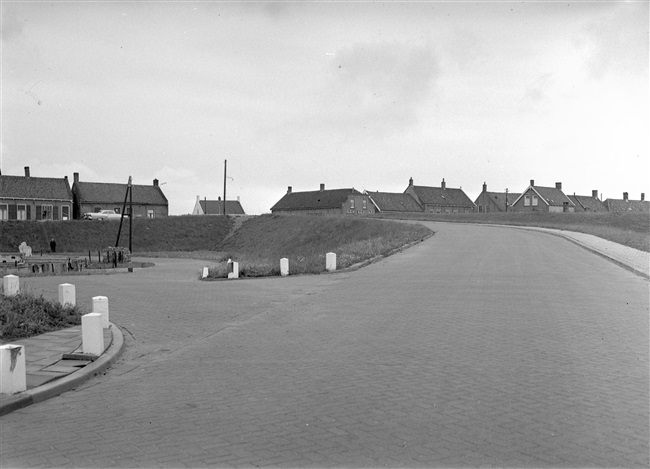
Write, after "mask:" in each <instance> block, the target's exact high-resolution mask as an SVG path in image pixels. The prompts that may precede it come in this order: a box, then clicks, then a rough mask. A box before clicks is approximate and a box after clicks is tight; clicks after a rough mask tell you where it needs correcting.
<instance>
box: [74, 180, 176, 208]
mask: <svg viewBox="0 0 650 469" xmlns="http://www.w3.org/2000/svg"><path fill="white" fill-rule="evenodd" d="M127 187H128V185H127V184H116V183H106V182H82V181H80V180H79V173H74V183H73V185H72V195H73V198H74V218H75V219H80V218H82V217H83V214H84V213H86V212H99V211H101V210H113V211H114V212H115V213H121V211H122V207H123V206H124V199H125V196H126V190H127ZM131 194H132V199H133V216H134V217H142V218H160V217H166V216H168V215H169V202H168V201H167V197H165V194H163V192H162V190H161V189H160V186H159V185H158V179H154V180H153V184H152V185H151V186H145V185H139V184H132V185H131ZM128 202H130V200H129V201H127V206H126V213H127V214H128V213H129V203H128Z"/></svg>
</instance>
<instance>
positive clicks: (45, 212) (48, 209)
mask: <svg viewBox="0 0 650 469" xmlns="http://www.w3.org/2000/svg"><path fill="white" fill-rule="evenodd" d="M51 219H52V206H51V205H43V206H41V220H51Z"/></svg>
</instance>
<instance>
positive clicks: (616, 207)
mask: <svg viewBox="0 0 650 469" xmlns="http://www.w3.org/2000/svg"><path fill="white" fill-rule="evenodd" d="M605 206H606V207H607V210H609V211H610V212H650V201H648V200H623V199H607V200H606V201H605Z"/></svg>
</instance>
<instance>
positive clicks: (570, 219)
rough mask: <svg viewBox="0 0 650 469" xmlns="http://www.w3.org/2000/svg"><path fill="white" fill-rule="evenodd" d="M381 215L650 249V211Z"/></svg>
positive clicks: (382, 215) (381, 215)
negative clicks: (565, 234)
mask: <svg viewBox="0 0 650 469" xmlns="http://www.w3.org/2000/svg"><path fill="white" fill-rule="evenodd" d="M378 217H380V218H395V219H399V218H404V219H409V220H427V221H446V222H456V223H491V224H499V225H516V226H537V227H541V228H554V229H558V230H567V231H577V232H580V233H587V234H591V235H594V236H598V237H599V238H603V239H607V240H609V241H613V242H615V243H619V244H623V245H624V246H629V247H631V248H634V249H639V250H641V251H645V252H650V214H649V213H642V212H628V213H610V212H600V213H599V212H579V213H543V212H514V213H454V214H442V213H409V214H408V215H403V214H380V215H378Z"/></svg>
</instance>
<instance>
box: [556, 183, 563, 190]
mask: <svg viewBox="0 0 650 469" xmlns="http://www.w3.org/2000/svg"><path fill="white" fill-rule="evenodd" d="M555 188H556V189H560V190H562V183H561V182H556V183H555Z"/></svg>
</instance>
